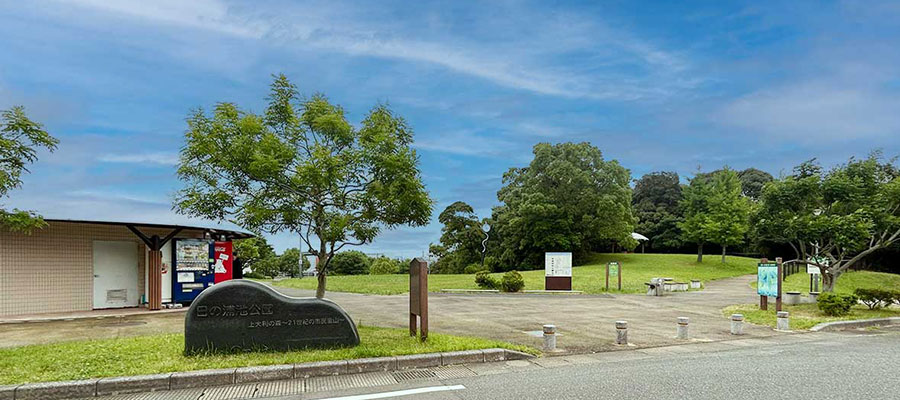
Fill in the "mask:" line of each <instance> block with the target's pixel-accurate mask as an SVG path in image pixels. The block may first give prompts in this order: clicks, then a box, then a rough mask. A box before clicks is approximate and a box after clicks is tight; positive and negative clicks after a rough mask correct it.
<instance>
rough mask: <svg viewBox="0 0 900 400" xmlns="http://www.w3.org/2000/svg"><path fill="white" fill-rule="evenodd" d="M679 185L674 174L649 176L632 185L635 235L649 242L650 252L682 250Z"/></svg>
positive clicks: (663, 173) (666, 173)
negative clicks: (636, 220)
mask: <svg viewBox="0 0 900 400" xmlns="http://www.w3.org/2000/svg"><path fill="white" fill-rule="evenodd" d="M682 198H683V196H682V194H681V183H680V182H679V179H678V174H677V173H675V172H651V173H649V174H645V175H644V176H642V177H641V179H638V181H637V182H636V183H635V185H634V196H633V198H632V204H633V207H634V214H635V216H636V217H637V218H638V223H637V226H636V227H635V231H636V232H638V233H640V234H642V235H644V236H647V237H648V238H649V239H650V243H649V244H650V248H651V249H675V248H678V247H679V246H681V232H680V231H679V229H678V223H679V222H681V220H682V216H681V209H680V208H679V204H680V203H681V200H682Z"/></svg>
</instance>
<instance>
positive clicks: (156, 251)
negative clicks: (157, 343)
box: [45, 219, 254, 310]
mask: <svg viewBox="0 0 900 400" xmlns="http://www.w3.org/2000/svg"><path fill="white" fill-rule="evenodd" d="M45 221H47V222H64V223H80V224H92V225H117V226H124V227H126V228H128V230H129V231H131V232H132V233H134V234H135V236H137V237H138V238H139V239H140V240H141V241H142V242H143V243H144V244H145V245H146V246H147V251H148V253H149V257H148V263H147V269H148V273H147V283H148V285H147V289H148V290H147V292H148V293H147V308H148V309H150V310H159V309H161V308H162V278H161V275H162V248H163V246H165V244H166V243H167V242H169V241H170V240H172V238H174V237H175V235H178V234H179V233H180V232H181V231H183V230H194V231H202V232H203V233H204V236H206V237H208V238H212V239H217V240H228V241H230V240H233V239H247V238H252V237H253V236H254V235H253V234H251V233H248V232H242V231H238V230H231V229H221V228H211V227H203V226H186V225H176V224H158V223H146V222H125V221H87V220H73V219H46V220H45ZM146 229H152V230H155V231H159V230H163V231H164V232H166V234H165V236H160V235H159V234H145V230H146Z"/></svg>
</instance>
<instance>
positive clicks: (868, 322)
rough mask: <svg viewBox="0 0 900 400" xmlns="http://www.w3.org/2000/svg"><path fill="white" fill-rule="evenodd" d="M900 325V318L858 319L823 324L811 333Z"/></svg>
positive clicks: (814, 328) (815, 327)
mask: <svg viewBox="0 0 900 400" xmlns="http://www.w3.org/2000/svg"><path fill="white" fill-rule="evenodd" d="M897 324H900V317H891V318H875V319H858V320H854V321H834V322H823V323H821V324H818V325H816V326H814V327H812V328H809V330H810V331H813V332H819V331H837V330H841V329H854V328H867V327H870V326H886V325H897Z"/></svg>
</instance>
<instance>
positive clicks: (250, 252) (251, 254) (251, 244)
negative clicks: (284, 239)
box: [234, 235, 276, 269]
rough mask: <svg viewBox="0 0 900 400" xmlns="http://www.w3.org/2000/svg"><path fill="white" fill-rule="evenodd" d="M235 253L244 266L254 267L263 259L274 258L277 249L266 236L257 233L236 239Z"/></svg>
mask: <svg viewBox="0 0 900 400" xmlns="http://www.w3.org/2000/svg"><path fill="white" fill-rule="evenodd" d="M234 253H235V254H236V255H237V257H240V259H241V261H243V263H244V268H248V267H249V268H251V269H253V266H254V264H255V263H256V262H257V261H259V260H263V259H267V258H274V257H276V255H275V249H273V248H272V246H271V245H269V243H268V242H267V241H266V238H265V237H262V236H259V235H257V236H256V237H252V238H248V239H240V240H235V241H234Z"/></svg>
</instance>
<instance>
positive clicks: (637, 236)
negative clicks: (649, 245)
mask: <svg viewBox="0 0 900 400" xmlns="http://www.w3.org/2000/svg"><path fill="white" fill-rule="evenodd" d="M631 237H632V238H633V239H634V240H637V241H638V242H641V253H643V252H644V242H646V241H649V240H650V238H648V237H646V236H644V235H641V234H640V233H637V232H631Z"/></svg>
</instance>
